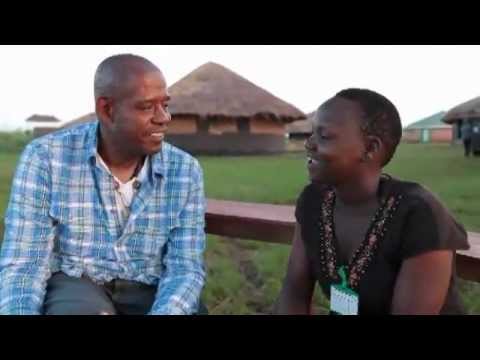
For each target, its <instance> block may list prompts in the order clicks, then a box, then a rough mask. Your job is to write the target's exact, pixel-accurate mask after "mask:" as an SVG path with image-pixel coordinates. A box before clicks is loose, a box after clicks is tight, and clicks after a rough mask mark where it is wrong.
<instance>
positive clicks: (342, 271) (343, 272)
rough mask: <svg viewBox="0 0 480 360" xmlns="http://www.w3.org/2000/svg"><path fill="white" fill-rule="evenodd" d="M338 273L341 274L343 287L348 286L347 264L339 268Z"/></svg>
mask: <svg viewBox="0 0 480 360" xmlns="http://www.w3.org/2000/svg"><path fill="white" fill-rule="evenodd" d="M338 275H340V279H342V285H341V286H342V287H343V288H348V284H347V271H346V269H345V266H341V267H340V269H338Z"/></svg>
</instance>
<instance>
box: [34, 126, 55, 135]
mask: <svg viewBox="0 0 480 360" xmlns="http://www.w3.org/2000/svg"><path fill="white" fill-rule="evenodd" d="M57 129H58V128H57V127H47V126H42V127H40V126H37V127H35V128H34V129H33V138H37V137H40V136H43V135H47V134H49V133H51V132H53V131H55V130H57Z"/></svg>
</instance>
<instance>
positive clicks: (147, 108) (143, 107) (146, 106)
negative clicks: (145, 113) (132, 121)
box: [141, 104, 153, 110]
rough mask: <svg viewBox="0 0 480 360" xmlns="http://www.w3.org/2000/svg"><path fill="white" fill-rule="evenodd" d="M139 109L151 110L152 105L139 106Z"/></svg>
mask: <svg viewBox="0 0 480 360" xmlns="http://www.w3.org/2000/svg"><path fill="white" fill-rule="evenodd" d="M141 109H142V110H152V109H153V105H152V104H144V105H142V106H141Z"/></svg>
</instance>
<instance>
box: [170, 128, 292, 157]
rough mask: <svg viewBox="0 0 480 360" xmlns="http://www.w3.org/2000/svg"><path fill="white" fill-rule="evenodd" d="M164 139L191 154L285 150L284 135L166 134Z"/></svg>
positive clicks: (229, 153)
mask: <svg viewBox="0 0 480 360" xmlns="http://www.w3.org/2000/svg"><path fill="white" fill-rule="evenodd" d="M166 141H167V142H169V143H170V144H172V145H175V146H177V147H179V148H180V149H183V150H185V151H187V152H189V153H191V154H195V155H197V154H208V155H255V154H278V153H282V152H285V150H286V139H285V137H284V136H283V135H282V136H278V135H270V134H248V133H236V134H233V133H224V134H222V135H221V136H218V135H211V134H208V133H197V134H195V135H186V134H185V135H183V134H182V135H180V134H167V136H166Z"/></svg>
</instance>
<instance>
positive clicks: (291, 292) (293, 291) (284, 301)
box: [274, 223, 315, 315]
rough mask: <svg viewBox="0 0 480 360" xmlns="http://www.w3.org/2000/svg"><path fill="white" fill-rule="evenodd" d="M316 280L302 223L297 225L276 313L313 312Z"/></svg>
mask: <svg viewBox="0 0 480 360" xmlns="http://www.w3.org/2000/svg"><path fill="white" fill-rule="evenodd" d="M314 286H315V280H314V278H313V276H312V273H311V270H310V267H309V264H308V259H307V256H306V253H305V247H304V244H303V239H302V235H301V232H300V225H299V224H298V223H297V224H296V225H295V234H294V236H293V244H292V251H291V253H290V258H289V261H288V269H287V275H286V277H285V280H284V282H283V287H282V290H281V292H280V296H279V298H278V300H277V303H276V305H275V309H274V313H275V314H284V315H288V314H291V315H293V314H311V304H312V296H313V290H314Z"/></svg>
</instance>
